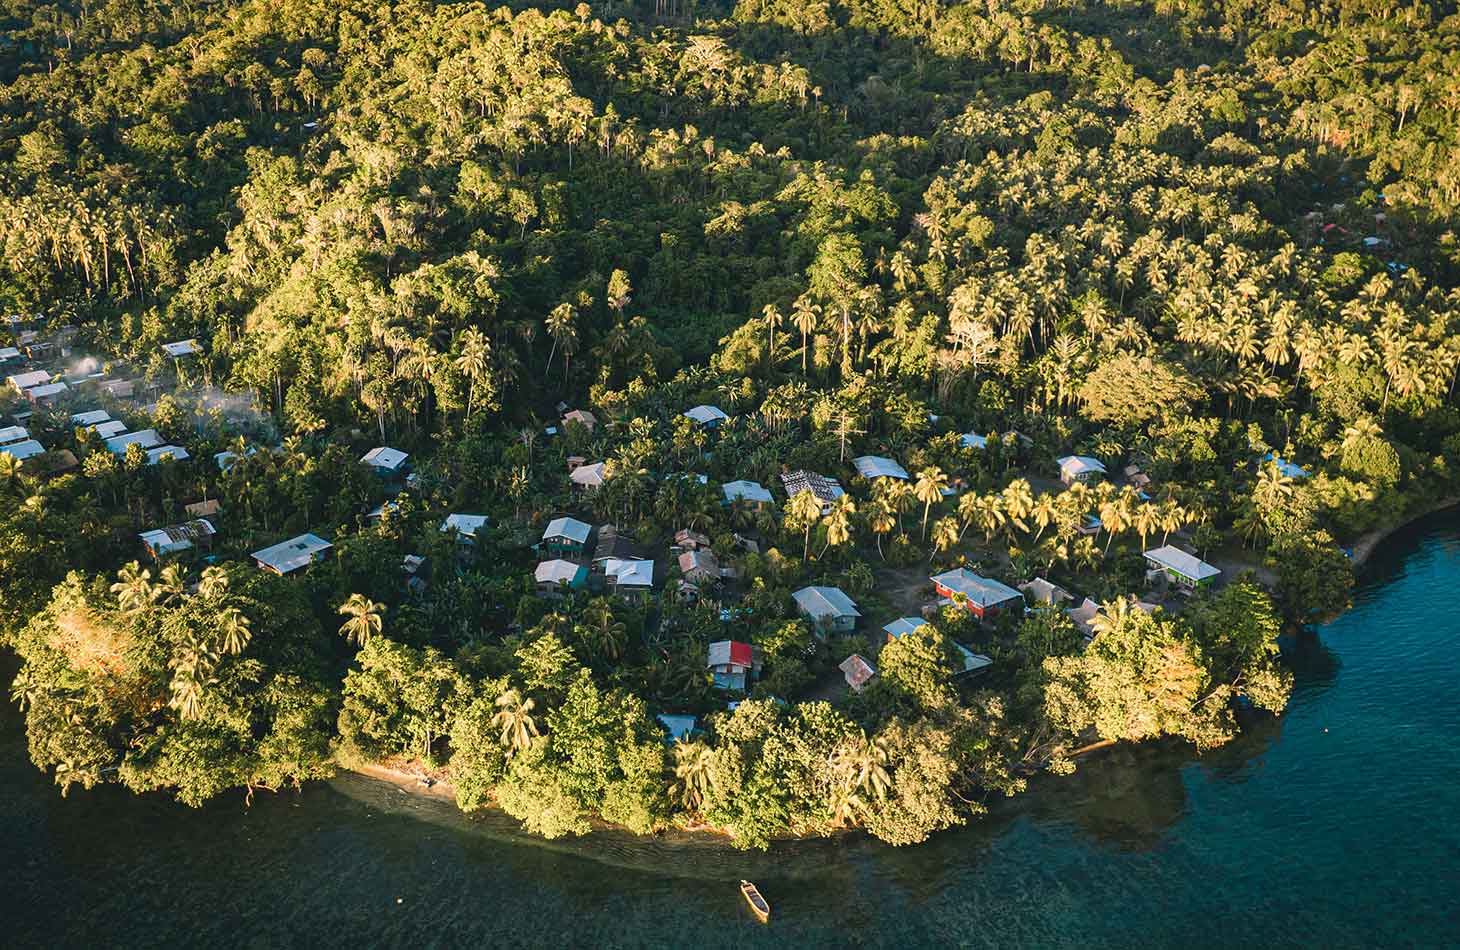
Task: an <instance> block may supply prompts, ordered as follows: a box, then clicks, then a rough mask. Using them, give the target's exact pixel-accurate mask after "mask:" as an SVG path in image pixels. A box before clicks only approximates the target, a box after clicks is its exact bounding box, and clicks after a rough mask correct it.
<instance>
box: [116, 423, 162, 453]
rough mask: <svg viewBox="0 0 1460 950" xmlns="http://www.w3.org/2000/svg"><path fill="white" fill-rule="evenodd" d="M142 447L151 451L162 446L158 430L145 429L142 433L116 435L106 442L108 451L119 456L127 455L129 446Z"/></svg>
mask: <svg viewBox="0 0 1460 950" xmlns="http://www.w3.org/2000/svg"><path fill="white" fill-rule="evenodd" d="M133 444H135V445H140V446H142V448H144V449H150V448H152V447H154V446H158V445H161V444H162V436H160V435H158V434H157V430H156V429H143V430H142V431H141V432H128V433H127V434H126V435H114V436H112V437H111V438H110V439H107V440H106V447H107V451H109V452H113V453H115V454H117V455H126V454H127V446H129V445H133Z"/></svg>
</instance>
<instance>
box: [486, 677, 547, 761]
mask: <svg viewBox="0 0 1460 950" xmlns="http://www.w3.org/2000/svg"><path fill="white" fill-rule="evenodd" d="M496 706H497V714H496V715H494V716H493V717H492V725H494V726H496V727H497V728H498V729H500V730H501V740H500V741H501V743H502V745H503V747H504V748H506V750H507V757H508V758H511V757H512V756H513V755H514V754H516V753H518V752H521V751H522V750H523V749H525V748H527V747H528V746H529V745H531V744H532V740H533V739H536V738H537V737H538V736H540V735H541V734H542V733H541V732H539V731H538V728H537V721H536V720H535V719H533V718H532V711H533V709H535V708H537V701H536V700H533V699H523V698H522V694H521V693H519V692H518V691H517V690H515V689H509V690H507V692H505V693H503V694H502V695H501V696H498V697H497V702H496Z"/></svg>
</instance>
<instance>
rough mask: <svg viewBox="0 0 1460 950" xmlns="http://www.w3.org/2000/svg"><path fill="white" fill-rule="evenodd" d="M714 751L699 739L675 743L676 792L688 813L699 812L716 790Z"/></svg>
mask: <svg viewBox="0 0 1460 950" xmlns="http://www.w3.org/2000/svg"><path fill="white" fill-rule="evenodd" d="M714 762H715V754H714V751H713V750H712V749H711V748H710V747H709V746H708V745H706V744H705V743H704V742H702V741H700V740H699V739H677V740H675V743H674V790H675V794H676V796H677V797H678V798H679V801H680V803H681V804H683V805H684V808H685V810H686V811H698V810H699V808H700V806H701V805H703V804H704V802H705V796H707V795H709V794H710V792H712V791H714V790H715V787H716V782H715V772H714V768H713V766H714Z"/></svg>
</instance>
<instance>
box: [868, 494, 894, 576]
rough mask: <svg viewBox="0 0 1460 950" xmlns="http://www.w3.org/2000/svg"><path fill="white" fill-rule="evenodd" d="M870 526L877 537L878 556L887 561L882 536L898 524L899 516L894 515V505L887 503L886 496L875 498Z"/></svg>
mask: <svg viewBox="0 0 1460 950" xmlns="http://www.w3.org/2000/svg"><path fill="white" fill-rule="evenodd" d="M869 526H870V527H871V528H872V533H873V534H874V535H876V537H877V556H878V557H880V558H882V559H883V560H884V561H885V560H887V555H885V554H883V553H882V536H883V535H884V534H887V533H888V532H889V531H891V530H892V529H893V528H895V527H896V526H897V518H896V517H895V516H894V515H893V512H892V506H891V505H889V504H888V503H887V499H886V498H876V499H873V502H872V517H871V520H870V524H869Z"/></svg>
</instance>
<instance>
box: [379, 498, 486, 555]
mask: <svg viewBox="0 0 1460 950" xmlns="http://www.w3.org/2000/svg"><path fill="white" fill-rule="evenodd" d="M390 504H394V502H391V503H390ZM382 507H384V506H382ZM486 524H487V516H486V515H464V514H455V513H453V514H449V515H447V516H446V520H445V521H443V522H441V533H442V534H449V533H450V532H452V531H455V532H456V543H457V544H465V545H468V546H470V545H473V544H476V540H477V532H478V531H480V530H481V529H482V528H483V527H485V526H486Z"/></svg>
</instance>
